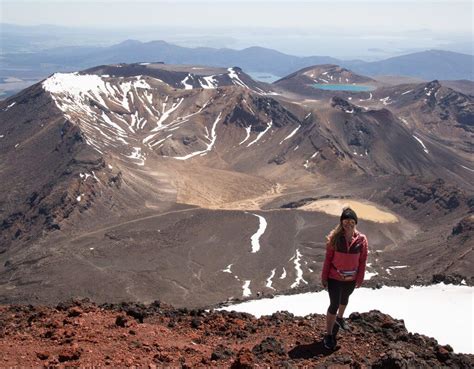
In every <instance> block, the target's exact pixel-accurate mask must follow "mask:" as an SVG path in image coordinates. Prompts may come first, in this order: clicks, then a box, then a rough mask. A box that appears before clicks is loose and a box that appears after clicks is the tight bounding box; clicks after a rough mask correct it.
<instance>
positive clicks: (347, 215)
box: [341, 208, 357, 224]
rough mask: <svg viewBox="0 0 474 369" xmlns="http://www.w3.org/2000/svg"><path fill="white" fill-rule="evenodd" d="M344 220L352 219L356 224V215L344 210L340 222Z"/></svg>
mask: <svg viewBox="0 0 474 369" xmlns="http://www.w3.org/2000/svg"><path fill="white" fill-rule="evenodd" d="M344 219H353V220H354V221H355V222H356V224H357V214H356V213H355V211H354V210H352V209H351V208H344V210H342V214H341V222H342V221H343V220H344Z"/></svg>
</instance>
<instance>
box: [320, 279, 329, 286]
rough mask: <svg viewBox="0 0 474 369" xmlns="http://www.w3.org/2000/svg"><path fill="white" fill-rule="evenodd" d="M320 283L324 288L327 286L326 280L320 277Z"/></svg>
mask: <svg viewBox="0 0 474 369" xmlns="http://www.w3.org/2000/svg"><path fill="white" fill-rule="evenodd" d="M321 284H322V285H323V287H324V288H326V287H327V286H328V281H327V280H324V279H322V280H321Z"/></svg>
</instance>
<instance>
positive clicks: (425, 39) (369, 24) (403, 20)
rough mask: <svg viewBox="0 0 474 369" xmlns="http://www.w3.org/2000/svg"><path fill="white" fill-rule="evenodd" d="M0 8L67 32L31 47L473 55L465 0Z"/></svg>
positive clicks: (17, 18) (8, 17)
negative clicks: (132, 44)
mask: <svg viewBox="0 0 474 369" xmlns="http://www.w3.org/2000/svg"><path fill="white" fill-rule="evenodd" d="M0 4H1V14H2V16H1V19H0V21H1V22H2V23H7V24H13V25H19V26H34V25H53V26H61V27H68V28H69V30H70V32H67V33H68V34H52V35H46V36H47V37H45V38H44V39H42V40H39V41H38V42H36V43H34V42H32V41H30V40H28V42H29V44H30V46H31V47H40V46H41V47H43V48H47V47H56V46H75V45H102V46H106V45H112V44H114V43H118V42H121V41H123V40H126V39H136V40H139V41H142V42H147V41H152V40H164V41H166V42H169V43H173V44H176V45H179V46H186V47H199V46H205V47H216V48H224V47H225V48H232V49H237V50H241V49H244V48H247V47H250V46H261V47H266V48H271V49H275V50H278V51H280V52H283V53H287V54H292V55H297V56H310V55H327V56H333V57H336V58H341V59H363V60H380V59H384V58H387V57H391V56H396V55H402V54H407V53H411V52H417V51H422V50H426V49H445V50H449V51H456V52H464V53H468V54H472V53H473V52H472V3H471V2H470V1H426V0H418V1H388V0H385V1H384V0H382V1H377V2H375V1H358V0H352V1H347V0H346V1H332V2H329V1H312V2H302V1H298V2H289V1H268V0H267V1H266V0H260V1H255V2H253V1H252V2H251V1H242V0H241V1H219V2H218V1H207V2H205V1H191V0H187V1H168V2H163V1H158V2H156V1H155V2H153V1H138V2H131V1H117V0H102V1H99V2H93V1H89V0H86V1H69V2H68V1H64V0H37V1H23V0H16V1H4V0H0ZM453 20H455V21H453ZM64 33H66V32H64ZM35 36H36V37H35V39H37V38H38V35H35ZM4 37H7V36H6V35H4ZM30 39H31V37H30ZM10 44H12V42H11V43H10ZM12 47H14V45H13V46H12ZM15 51H16V50H15Z"/></svg>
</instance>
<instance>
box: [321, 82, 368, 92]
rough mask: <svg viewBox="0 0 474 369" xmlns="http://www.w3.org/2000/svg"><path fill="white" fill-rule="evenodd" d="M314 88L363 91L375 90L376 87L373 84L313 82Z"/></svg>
mask: <svg viewBox="0 0 474 369" xmlns="http://www.w3.org/2000/svg"><path fill="white" fill-rule="evenodd" d="M313 87H314V88H318V89H320V90H329V91H354V92H361V91H373V90H375V87H372V86H362V85H348V84H346V85H344V84H339V85H334V84H328V83H315V84H313Z"/></svg>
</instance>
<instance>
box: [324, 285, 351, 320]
mask: <svg viewBox="0 0 474 369" xmlns="http://www.w3.org/2000/svg"><path fill="white" fill-rule="evenodd" d="M355 285H356V281H338V280H336V279H331V278H330V279H328V292H329V300H330V305H329V308H328V312H329V313H330V314H336V313H337V309H339V305H347V304H348V303H349V296H350V295H351V293H352V292H354V289H355Z"/></svg>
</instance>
